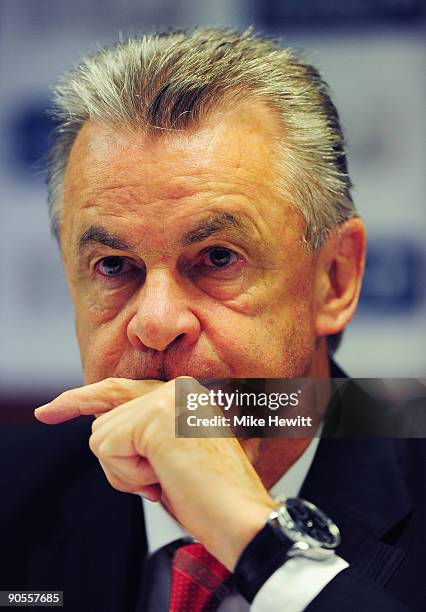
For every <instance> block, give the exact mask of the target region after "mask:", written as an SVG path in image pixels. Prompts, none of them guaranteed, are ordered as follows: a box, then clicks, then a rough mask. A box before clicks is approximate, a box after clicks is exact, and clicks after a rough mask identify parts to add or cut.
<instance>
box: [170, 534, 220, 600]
mask: <svg viewBox="0 0 426 612" xmlns="http://www.w3.org/2000/svg"><path fill="white" fill-rule="evenodd" d="M231 577H232V574H231V572H229V571H228V570H227V569H226V567H225V566H224V565H222V563H220V562H219V561H218V560H217V559H215V558H214V557H213V556H212V555H211V554H210V553H209V552H207V550H206V549H205V548H204V546H203V545H202V544H187V545H186V546H181V547H180V548H179V549H178V550H177V551H176V553H175V555H174V558H173V565H172V585H171V593H170V607H169V612H214V611H215V610H217V608H218V607H219V604H220V602H221V601H222V600H223V598H224V597H225V596H226V594H227V592H228V586H229V582H230V579H231Z"/></svg>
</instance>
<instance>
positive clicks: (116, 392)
mask: <svg viewBox="0 0 426 612" xmlns="http://www.w3.org/2000/svg"><path fill="white" fill-rule="evenodd" d="M163 384H164V382H162V381H160V380H132V379H129V378H105V379H104V380H101V381H99V382H96V383H92V384H90V385H85V386H83V387H78V388H76V389H70V390H69V391H65V392H64V393H61V395H58V397H56V398H55V399H54V400H52V401H51V402H49V403H47V404H44V405H43V406H40V407H39V408H36V410H35V411H34V416H35V417H36V419H38V420H39V421H41V422H42V423H46V424H48V425H56V424H57V423H63V422H64V421H69V420H71V419H75V418H76V417H79V416H89V415H98V414H103V413H105V412H108V411H109V410H112V409H113V408H116V407H117V406H120V405H121V404H124V403H126V402H128V401H130V400H132V399H135V398H136V397H140V396H141V395H145V394H146V393H149V392H150V391H153V390H154V389H155V388H156V387H158V386H159V385H163Z"/></svg>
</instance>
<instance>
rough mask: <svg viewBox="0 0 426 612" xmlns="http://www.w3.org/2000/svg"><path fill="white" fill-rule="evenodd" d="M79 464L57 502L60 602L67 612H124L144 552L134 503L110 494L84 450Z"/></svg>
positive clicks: (133, 596)
mask: <svg viewBox="0 0 426 612" xmlns="http://www.w3.org/2000/svg"><path fill="white" fill-rule="evenodd" d="M88 437H89V432H87V438H88ZM79 463H80V467H81V468H82V469H80V470H79V471H78V477H77V478H76V479H75V480H73V481H72V482H71V483H70V486H69V487H68V488H67V489H66V491H65V492H64V495H63V496H62V498H61V501H60V515H61V517H62V521H61V522H62V529H59V531H60V532H61V533H62V539H61V545H60V547H61V557H62V558H61V563H63V573H64V575H65V576H66V577H67V578H66V580H67V582H68V583H69V584H68V588H67V589H66V588H64V600H65V602H66V603H67V604H68V605H69V608H68V609H75V610H77V609H78V610H85V609H86V608H87V610H103V611H104V612H116V611H117V610H129V612H130V611H132V610H134V609H135V608H136V602H137V598H138V596H139V589H140V586H141V582H142V571H141V568H142V562H143V558H144V556H145V553H146V549H147V545H146V535H145V529H144V522H143V513H142V507H141V500H140V497H139V496H137V495H131V494H125V493H120V492H118V491H116V490H114V489H113V488H112V487H111V485H110V484H109V483H108V482H107V480H106V478H105V475H104V473H103V471H102V469H101V467H100V465H99V463H98V461H97V459H96V458H95V457H94V456H93V455H92V453H90V451H89V450H88V449H87V452H85V453H84V454H83V455H82V456H81V457H80V458H79ZM66 590H67V591H68V593H66V592H65V591H66ZM74 600H75V601H74Z"/></svg>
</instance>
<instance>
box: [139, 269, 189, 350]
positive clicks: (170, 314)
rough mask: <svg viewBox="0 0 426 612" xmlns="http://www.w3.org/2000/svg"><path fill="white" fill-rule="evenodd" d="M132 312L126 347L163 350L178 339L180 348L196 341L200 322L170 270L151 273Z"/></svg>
mask: <svg viewBox="0 0 426 612" xmlns="http://www.w3.org/2000/svg"><path fill="white" fill-rule="evenodd" d="M135 299H136V300H137V305H136V311H135V313H134V315H133V317H132V319H131V320H130V322H129V324H128V327H127V336H128V338H129V342H130V344H131V345H132V346H133V347H134V348H136V349H140V348H142V347H146V348H150V349H155V350H157V351H164V350H166V348H167V347H168V346H169V345H170V344H172V343H173V342H174V341H175V340H177V339H178V338H180V341H181V342H182V344H183V345H190V344H193V343H195V342H196V340H197V338H198V336H199V334H200V322H199V320H198V318H197V317H196V315H195V314H194V313H193V312H192V310H191V309H190V300H189V296H188V295H187V293H186V291H185V288H183V287H181V286H180V285H179V283H178V281H177V280H176V279H175V278H174V277H173V275H172V274H171V273H170V271H168V270H165V269H161V270H152V271H151V272H148V273H147V276H146V278H145V282H144V284H143V286H142V287H141V289H140V291H139V293H138V294H137V296H135Z"/></svg>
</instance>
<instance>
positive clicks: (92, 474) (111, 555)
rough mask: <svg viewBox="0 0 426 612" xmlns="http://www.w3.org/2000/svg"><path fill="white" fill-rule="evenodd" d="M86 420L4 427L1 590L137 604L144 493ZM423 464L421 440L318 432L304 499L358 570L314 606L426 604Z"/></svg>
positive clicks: (82, 608) (349, 609) (317, 611)
mask: <svg viewBox="0 0 426 612" xmlns="http://www.w3.org/2000/svg"><path fill="white" fill-rule="evenodd" d="M359 401H360V402H362V401H364V400H363V398H362V395H360V396H359ZM90 425H91V420H90V419H85V418H84V419H80V420H79V421H75V422H70V423H66V424H63V425H60V426H56V427H49V426H45V425H42V424H37V423H34V425H33V426H30V427H23V426H20V427H16V428H14V427H9V428H5V427H3V428H2V429H1V430H0V465H1V470H0V537H1V540H0V541H1V549H0V550H1V553H0V554H1V557H0V559H1V561H0V590H13V589H20V590H30V589H34V590H41V589H49V590H53V589H57V590H62V591H64V608H65V610H66V611H68V612H133V611H134V610H135V609H136V607H137V601H138V594H139V590H140V585H141V580H142V562H143V558H144V556H145V553H146V536H145V531H144V523H143V516H142V511H141V502H140V498H139V497H138V496H134V495H128V494H123V493H119V492H117V491H115V490H114V489H112V488H111V486H110V485H109V484H108V482H107V480H106V479H105V476H104V474H103V472H102V470H101V468H100V466H99V464H98V461H97V459H96V458H95V457H94V456H93V455H92V454H91V452H90V451H89V449H88V445H87V440H88V438H89V435H90ZM425 466H426V442H425V440H422V439H412V440H402V439H401V440H393V439H322V440H321V442H320V444H319V447H318V451H317V454H316V456H315V459H314V461H313V464H312V467H311V469H310V471H309V474H308V476H307V478H306V480H305V483H304V486H303V488H302V491H301V496H302V497H304V498H305V499H308V500H310V501H312V502H314V503H316V504H317V505H318V506H319V507H320V508H321V509H323V510H324V511H325V512H327V513H328V514H329V515H330V516H331V517H333V518H334V520H335V522H336V523H337V525H338V526H339V527H340V529H341V532H342V543H341V545H340V547H339V549H338V551H337V552H338V553H339V554H340V555H341V556H342V557H343V558H344V559H346V560H347V561H348V562H349V563H350V568H348V569H347V570H344V571H343V572H341V573H340V574H339V575H338V576H337V577H336V578H334V580H332V581H331V582H330V583H329V585H328V586H327V587H326V588H325V589H324V590H323V591H322V592H321V593H320V594H319V596H318V597H317V598H316V599H315V600H314V601H313V602H312V603H311V604H310V605H309V606H308V608H307V610H308V611H309V612H329V611H331V610H345V612H360V611H361V610H362V611H363V612H369V611H371V612H373V611H374V612H377V610H386V611H387V612H392V611H395V612H396V611H398V612H402V611H403V610H418V611H420V610H421V611H424V610H426V538H425V533H426V530H425V521H426V487H425V484H426V477H425V471H426V470H425ZM22 609H24V608H22ZM26 609H29V608H26ZM34 609H36V608H34ZM139 609H140V608H139ZM277 610H281V607H280V602H277ZM289 612H291V611H289Z"/></svg>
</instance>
